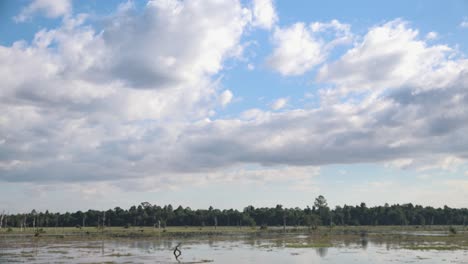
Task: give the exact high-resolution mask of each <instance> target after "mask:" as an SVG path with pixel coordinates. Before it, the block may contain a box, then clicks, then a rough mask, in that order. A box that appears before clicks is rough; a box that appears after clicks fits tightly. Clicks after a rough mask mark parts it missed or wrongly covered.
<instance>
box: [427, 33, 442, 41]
mask: <svg viewBox="0 0 468 264" xmlns="http://www.w3.org/2000/svg"><path fill="white" fill-rule="evenodd" d="M438 37H439V34H437V32H434V31H431V32H429V33H427V34H426V39H427V40H434V39H437V38H438Z"/></svg>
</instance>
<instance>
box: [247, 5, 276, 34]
mask: <svg viewBox="0 0 468 264" xmlns="http://www.w3.org/2000/svg"><path fill="white" fill-rule="evenodd" d="M252 11H253V21H252V24H253V26H256V27H261V28H265V29H271V28H272V27H273V25H274V24H276V22H277V21H278V16H277V14H276V11H275V6H274V4H273V0H253V10H252Z"/></svg>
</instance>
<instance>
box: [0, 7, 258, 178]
mask: <svg viewBox="0 0 468 264" xmlns="http://www.w3.org/2000/svg"><path fill="white" fill-rule="evenodd" d="M201 2H203V3H202V4H201ZM201 2H198V1H186V2H182V1H175V0H173V1H150V2H149V3H148V5H147V6H146V7H145V8H144V10H143V11H142V12H143V14H142V15H141V14H136V13H132V12H128V10H129V8H131V6H130V7H129V6H126V7H123V6H120V7H119V10H118V11H117V12H118V14H117V15H115V16H110V17H107V20H106V23H104V24H103V26H104V29H103V30H102V31H100V32H96V31H95V29H94V28H93V27H92V26H91V25H85V23H84V22H85V21H86V19H87V16H86V15H77V16H71V15H70V16H66V17H65V18H64V19H63V22H62V25H60V26H59V27H58V28H55V29H43V30H41V31H39V32H37V33H36V35H35V38H34V40H33V41H32V42H31V43H26V42H16V43H14V44H13V45H12V46H0V62H1V64H0V65H1V66H0V77H1V78H2V79H3V80H2V84H1V89H0V110H1V111H2V112H3V113H4V114H5V115H2V117H0V127H1V129H0V131H1V132H0V138H1V139H2V140H4V143H3V145H2V150H1V151H0V154H1V157H2V158H1V159H2V161H1V163H0V164H2V166H1V167H0V170H2V172H1V173H0V174H1V175H2V176H1V178H2V180H7V181H18V180H20V181H22V180H24V181H30V180H34V179H35V178H34V177H35V176H34V177H33V174H35V175H37V179H41V180H42V181H47V180H48V179H54V180H57V181H74V180H77V179H80V180H82V181H88V180H100V179H110V178H115V179H116V180H117V179H119V178H120V179H121V178H125V177H147V176H148V175H153V172H154V171H153V169H155V168H154V167H153V169H150V167H152V166H153V165H150V164H151V163H152V162H154V161H156V160H159V159H168V156H165V155H169V156H171V155H173V153H172V152H171V151H170V150H169V149H170V148H171V144H172V143H174V141H173V140H176V139H177V136H178V135H179V133H180V131H182V129H181V128H182V127H184V126H187V125H188V124H191V122H192V121H196V120H200V119H204V118H206V116H207V115H210V113H212V109H213V108H214V107H215V106H216V105H217V104H218V102H217V98H218V95H217V91H218V87H217V85H218V84H217V81H216V80H213V78H212V77H213V75H215V74H217V73H219V72H220V71H222V70H223V64H224V62H225V60H228V59H230V58H234V59H236V58H238V57H239V56H240V52H241V46H242V45H241V44H240V38H241V35H242V34H243V31H244V27H245V26H246V25H247V23H248V22H249V18H248V16H247V13H248V10H246V9H245V8H243V7H242V6H241V5H240V3H239V2H238V1H201ZM168 25H170V27H169V26H168ZM142 32H145V34H142ZM174 39H177V40H178V41H176V42H174ZM52 46H53V48H51V47H52ZM219 96H220V97H221V99H222V101H221V103H223V104H226V103H228V102H229V101H230V100H231V99H232V92H230V91H225V92H224V93H223V94H221V95H219ZM17 120H22V122H17ZM195 123H196V122H195ZM153 148H154V149H153ZM151 149H152V150H151ZM155 149H158V151H157V152H155V151H154V150H155ZM165 151H167V152H166V154H163V153H164V152H165ZM164 156H165V157H164ZM151 160H152V161H151ZM106 164H107V165H106ZM111 164H112V165H111ZM148 166H149V167H148ZM167 166H168V165H165V164H162V166H161V169H162V170H169V169H168V168H167ZM106 167H107V169H106ZM12 168H16V169H12ZM33 171H34V173H32V172H33ZM111 171H112V172H111ZM4 172H5V173H4Z"/></svg>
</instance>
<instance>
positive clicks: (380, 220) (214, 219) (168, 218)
mask: <svg viewBox="0 0 468 264" xmlns="http://www.w3.org/2000/svg"><path fill="white" fill-rule="evenodd" d="M467 220H468V209H467V208H462V209H454V208H449V207H447V206H444V208H433V207H422V206H419V205H413V204H411V203H409V204H402V205H399V204H396V205H391V206H390V205H388V204H385V205H384V206H376V207H367V206H366V204H365V203H361V204H360V205H357V206H349V205H344V206H336V207H335V208H334V209H330V208H329V207H328V205H327V201H326V199H325V198H324V197H323V196H319V197H317V198H316V199H315V202H314V204H313V206H312V207H309V206H307V207H306V208H304V209H301V208H298V207H296V208H283V206H282V205H277V206H276V207H273V208H266V207H262V208H255V207H253V206H247V207H245V208H244V210H243V211H238V210H234V209H228V210H219V209H214V208H212V207H210V208H208V209H197V210H192V209H191V208H189V207H185V208H184V207H182V206H179V207H177V208H175V209H174V207H173V206H172V205H165V206H158V205H152V204H150V203H148V202H144V203H141V204H140V205H138V206H132V207H130V209H128V210H124V209H122V208H120V207H116V208H114V209H109V210H107V211H96V210H88V211H86V212H82V211H77V212H74V213H68V212H67V213H51V212H48V211H45V212H36V211H35V210H32V212H30V213H26V214H10V215H8V214H4V213H3V214H0V228H1V227H3V228H5V227H68V226H77V227H80V226H96V227H98V226H160V227H165V226H256V225H257V226H283V225H287V226H309V227H317V226H319V225H332V226H333V225H466V224H467V222H468V221H467Z"/></svg>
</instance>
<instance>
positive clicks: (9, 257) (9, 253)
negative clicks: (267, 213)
mask: <svg viewBox="0 0 468 264" xmlns="http://www.w3.org/2000/svg"><path fill="white" fill-rule="evenodd" d="M307 239H308V238H307V236H296V237H287V238H284V237H267V238H265V237H260V238H259V237H234V238H233V237H230V238H219V237H217V238H206V237H205V238H198V239H194V238H192V239H164V238H155V239H146V240H137V239H119V240H112V239H106V240H83V239H81V240H80V239H62V240H60V239H31V238H3V239H2V240H1V241H0V263H16V262H18V263H21V262H23V263H178V262H177V261H176V260H175V258H174V256H173V253H172V250H173V249H174V247H175V246H176V245H177V243H182V246H181V251H182V255H181V257H180V258H179V261H180V263H226V264H231V263H232V264H234V263H364V264H365V263H428V264H429V263H434V264H435V263H459V264H461V263H468V250H467V249H466V248H461V249H456V250H411V249H406V248H405V247H406V245H407V244H404V243H408V240H405V242H404V243H402V242H395V241H385V240H382V239H379V240H375V241H373V239H372V238H362V237H355V238H347V239H342V240H340V239H339V238H338V239H335V240H333V241H332V242H333V243H332V245H331V246H330V247H314V246H311V247H305V248H291V247H288V245H291V244H288V243H290V242H291V241H298V242H302V243H304V245H313V244H307V243H310V241H307ZM418 243H421V242H418ZM295 245H303V244H300V243H299V244H295ZM424 245H431V244H430V243H426V242H424ZM315 246H316V245H315Z"/></svg>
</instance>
